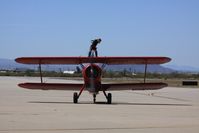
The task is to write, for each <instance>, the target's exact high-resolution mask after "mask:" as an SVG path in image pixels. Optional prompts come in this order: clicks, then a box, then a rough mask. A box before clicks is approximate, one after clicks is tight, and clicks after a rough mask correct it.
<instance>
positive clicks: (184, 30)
mask: <svg viewBox="0 0 199 133" xmlns="http://www.w3.org/2000/svg"><path fill="white" fill-rule="evenodd" d="M97 37H100V38H102V42H101V44H100V45H99V46H98V51H99V54H100V55H102V56H168V57H171V58H172V59H173V60H172V62H171V63H170V64H177V65H189V66H194V67H199V59H198V58H199V0H98V1H97V0H0V47H1V49H0V58H10V59H14V58H16V57H19V56H87V54H88V49H89V46H90V40H92V39H94V38H97Z"/></svg>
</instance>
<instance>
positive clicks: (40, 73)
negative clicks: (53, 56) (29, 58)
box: [39, 61, 43, 83]
mask: <svg viewBox="0 0 199 133" xmlns="http://www.w3.org/2000/svg"><path fill="white" fill-rule="evenodd" d="M39 75H40V79H41V83H43V76H42V72H41V62H40V61H39Z"/></svg>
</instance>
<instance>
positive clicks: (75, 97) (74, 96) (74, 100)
mask: <svg viewBox="0 0 199 133" xmlns="http://www.w3.org/2000/svg"><path fill="white" fill-rule="evenodd" d="M73 102H74V103H78V94H77V92H75V93H74V94H73Z"/></svg>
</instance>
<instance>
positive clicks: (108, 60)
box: [15, 57, 171, 65]
mask: <svg viewBox="0 0 199 133" xmlns="http://www.w3.org/2000/svg"><path fill="white" fill-rule="evenodd" d="M170 60H171V59H170V58H168V57H20V58H17V59H15V61H16V62H18V63H22V64H83V63H103V64H108V65H111V64H112V65H117V64H118V65H119V64H163V63H167V62H169V61H170Z"/></svg>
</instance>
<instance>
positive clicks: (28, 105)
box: [0, 77, 199, 133]
mask: <svg viewBox="0 0 199 133" xmlns="http://www.w3.org/2000/svg"><path fill="white" fill-rule="evenodd" d="M39 80H40V79H39V78H30V77H0V133H10V132H12V133H66V132H70V133H79V132H80V133H93V132H95V133H106V132H108V133H121V132H123V133H132V132H138V133H145V132H147V133H154V132H158V133H159V132H161V133H166V132H173V133H176V132H181V133H187V132H189V133H198V132H199V88H174V87H167V88H164V89H161V90H156V91H114V92H112V95H113V104H111V105H108V104H105V103H104V102H105V101H106V99H105V97H104V95H103V94H102V93H100V94H99V95H97V102H98V103H97V104H93V103H92V96H91V95H90V94H89V93H88V92H86V91H85V92H83V94H82V95H81V97H80V99H79V104H73V100H72V97H73V91H42V90H26V89H23V88H19V87H18V86H17V84H18V83H21V82H36V81H38V82H39ZM45 81H46V82H69V81H65V80H58V79H49V78H45ZM73 82H78V81H73Z"/></svg>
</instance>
